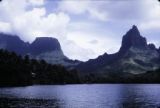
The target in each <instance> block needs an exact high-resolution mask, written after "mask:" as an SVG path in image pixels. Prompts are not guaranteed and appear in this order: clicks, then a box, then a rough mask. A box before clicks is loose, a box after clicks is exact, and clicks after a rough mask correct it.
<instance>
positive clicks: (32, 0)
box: [29, 0, 44, 6]
mask: <svg viewBox="0 0 160 108" xmlns="http://www.w3.org/2000/svg"><path fill="white" fill-rule="evenodd" d="M29 3H31V4H32V5H34V6H42V5H44V0H29Z"/></svg>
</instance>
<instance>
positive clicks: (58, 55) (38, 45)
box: [0, 33, 80, 67]
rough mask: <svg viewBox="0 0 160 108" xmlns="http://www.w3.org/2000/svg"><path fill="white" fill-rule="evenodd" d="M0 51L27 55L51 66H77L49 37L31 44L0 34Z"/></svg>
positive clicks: (39, 38) (77, 62) (54, 40)
mask: <svg viewBox="0 0 160 108" xmlns="http://www.w3.org/2000/svg"><path fill="white" fill-rule="evenodd" d="M0 49H6V50H8V51H13V52H16V53H17V54H20V55H22V56H24V55H29V56H30V57H31V58H34V59H37V60H41V59H43V60H45V61H46V62H47V63H51V64H61V65H64V66H67V67H71V66H74V65H77V64H79V63H80V62H79V61H77V60H70V59H69V58H67V57H66V56H65V55H64V54H63V51H62V49H61V45H60V43H59V41H58V40H57V39H55V38H51V37H37V38H36V39H35V40H34V41H33V42H32V43H31V44H30V43H27V42H24V41H22V40H21V39H20V38H19V37H18V36H13V35H9V34H3V33H0Z"/></svg>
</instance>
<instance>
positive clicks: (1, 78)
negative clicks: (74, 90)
mask: <svg viewBox="0 0 160 108" xmlns="http://www.w3.org/2000/svg"><path fill="white" fill-rule="evenodd" d="M79 82H80V81H79V77H78V73H77V72H76V70H70V71H68V70H66V69H65V68H64V67H63V66H61V65H51V64H47V63H46V62H45V61H44V60H41V61H37V60H35V59H30V58H29V56H25V57H22V56H18V55H16V54H15V53H14V52H8V51H6V50H0V86H23V85H32V84H65V83H67V84H71V83H79Z"/></svg>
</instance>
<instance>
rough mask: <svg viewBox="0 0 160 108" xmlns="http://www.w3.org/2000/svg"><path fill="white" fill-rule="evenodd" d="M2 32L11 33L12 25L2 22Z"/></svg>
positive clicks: (0, 28)
mask: <svg viewBox="0 0 160 108" xmlns="http://www.w3.org/2000/svg"><path fill="white" fill-rule="evenodd" d="M0 32H4V33H11V25H10V24H9V23H7V22H0Z"/></svg>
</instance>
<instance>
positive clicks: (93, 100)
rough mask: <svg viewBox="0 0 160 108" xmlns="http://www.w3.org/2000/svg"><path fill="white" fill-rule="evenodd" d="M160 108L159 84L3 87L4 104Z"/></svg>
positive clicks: (0, 91)
mask: <svg viewBox="0 0 160 108" xmlns="http://www.w3.org/2000/svg"><path fill="white" fill-rule="evenodd" d="M3 107H5V108H8V107H11V108H12V107H13V108H16V107H18V108H28V107H29V108H30V107H34V108H37V107H38V108H39V107H40V108H160V85H158V84H155V85H153V84H146V85H145V84H99V85H98V84H93V85H59V86H58V85H56V86H28V87H15V88H0V108H3Z"/></svg>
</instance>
